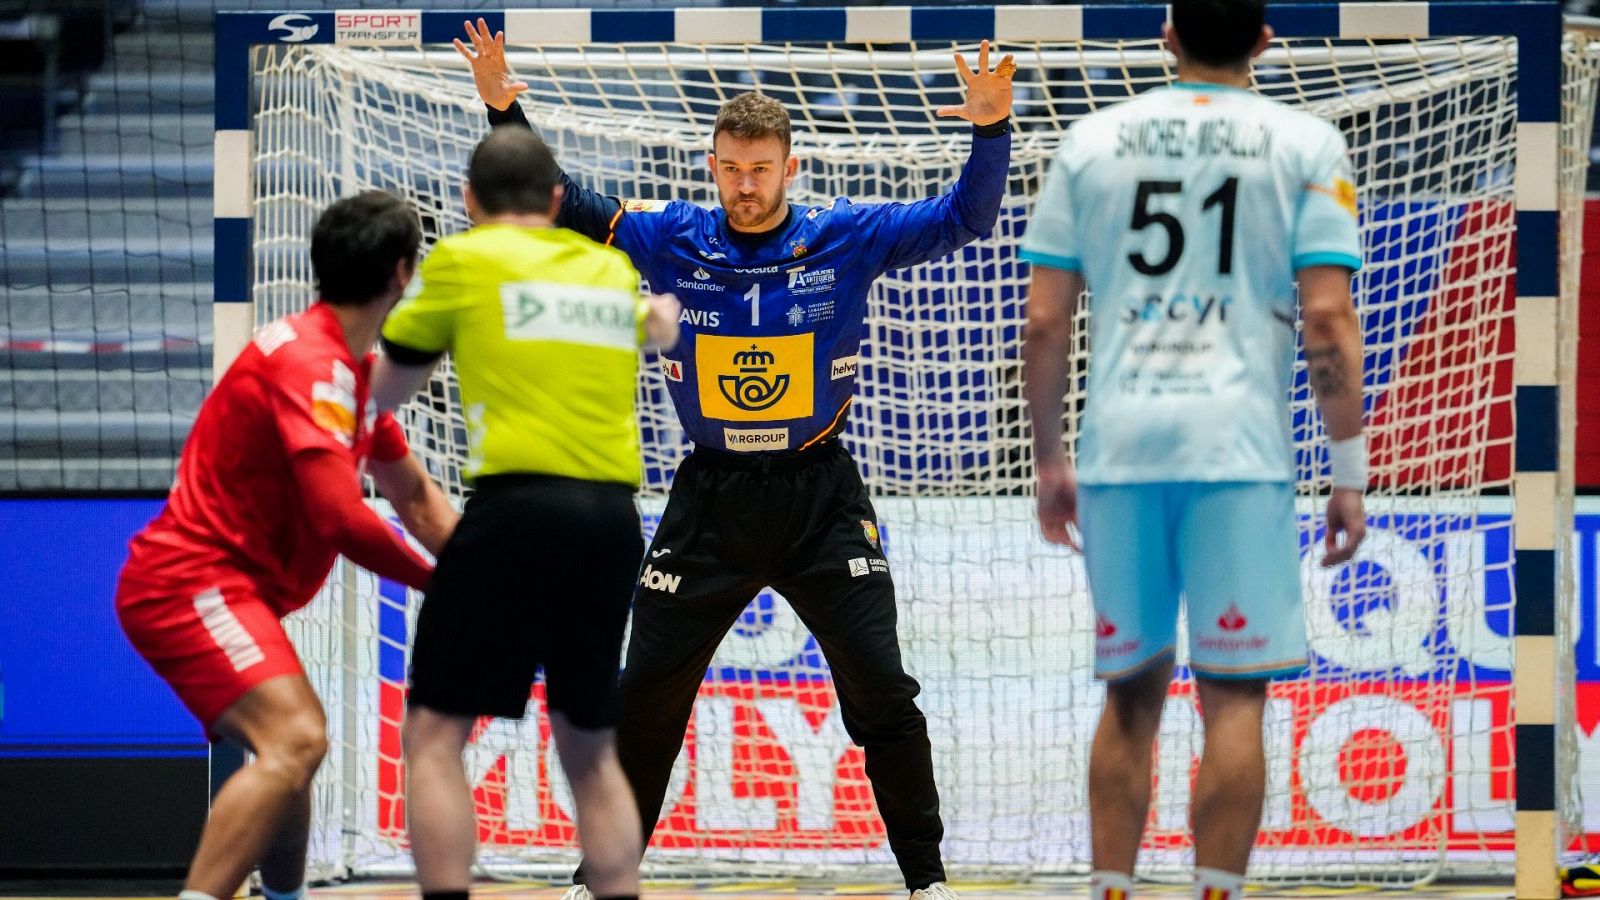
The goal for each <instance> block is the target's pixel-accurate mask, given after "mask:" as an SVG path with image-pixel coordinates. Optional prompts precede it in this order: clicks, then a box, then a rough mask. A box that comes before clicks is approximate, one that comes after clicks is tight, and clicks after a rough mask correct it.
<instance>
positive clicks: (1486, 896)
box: [0, 881, 1511, 900]
mask: <svg viewBox="0 0 1600 900" xmlns="http://www.w3.org/2000/svg"><path fill="white" fill-rule="evenodd" d="M33 886H34V887H35V888H36V890H37V893H27V892H25V891H24V892H14V891H13V890H11V889H8V888H7V886H6V885H5V884H4V882H0V896H4V897H7V898H25V897H34V898H37V900H47V898H48V900H59V898H64V897H72V898H77V900H110V898H112V897H128V896H155V895H159V893H160V892H159V891H157V892H152V891H148V890H136V891H133V892H129V893H121V892H119V891H118V890H117V889H116V888H113V887H110V886H109V885H106V884H105V883H99V884H96V885H95V888H97V890H95V891H94V892H93V893H88V892H75V891H72V890H71V884H70V883H66V884H62V883H57V884H51V885H49V886H48V887H47V886H46V885H45V884H43V883H36V884H35V885H33ZM951 886H952V887H953V888H955V890H956V892H957V893H958V894H960V895H961V897H962V898H963V900H979V898H983V900H1012V898H1014V900H1036V898H1053V897H1062V898H1070V900H1076V898H1080V897H1082V896H1083V894H1084V883H1083V882H1082V881H1056V882H1044V883H1030V884H1015V883H981V882H961V881H956V882H953V883H952V885H951ZM18 887H21V886H20V885H19V886H18ZM565 891H566V885H564V884H563V885H553V884H551V883H549V882H504V883H479V884H475V885H473V888H472V893H473V896H476V897H495V898H504V900H513V898H518V900H520V898H527V900H560V897H561V895H562V894H563V893H565ZM642 893H643V895H645V896H648V897H649V898H650V900H710V898H728V900H830V898H841V897H848V898H852V900H904V898H905V897H906V894H905V892H904V890H902V889H900V888H899V886H898V885H892V884H885V883H872V884H839V885H828V886H823V885H818V884H814V883H802V882H793V881H789V882H784V881H761V882H706V883H695V882H688V881H659V882H648V881H647V882H645V884H644V890H643V892H642ZM311 895H312V897H315V898H324V900H398V898H415V897H417V896H419V894H418V892H417V887H416V885H415V884H414V883H412V882H404V881H393V882H389V881H367V882H361V883H357V884H346V885H339V886H337V887H324V888H313V889H312V891H311ZM1367 895H1380V896H1385V897H1392V898H1395V900H1455V898H1470V900H1491V898H1502V897H1510V896H1511V885H1510V884H1509V883H1494V884H1462V883H1436V884H1432V885H1428V886H1426V887H1423V888H1417V889H1392V890H1374V889H1371V888H1364V887H1362V888H1357V887H1351V888H1293V889H1277V890H1274V889H1272V888H1270V887H1262V888H1260V889H1251V890H1249V891H1248V892H1247V894H1246V897H1247V898H1249V900H1257V898H1259V900H1316V898H1339V897H1357V896H1367ZM168 896H170V894H169V895H168ZM1136 896H1138V897H1146V896H1149V897H1158V898H1170V900H1180V898H1185V897H1188V896H1189V889H1188V888H1187V887H1186V886H1180V885H1149V884H1141V885H1140V886H1139V888H1138V891H1137V895H1136Z"/></svg>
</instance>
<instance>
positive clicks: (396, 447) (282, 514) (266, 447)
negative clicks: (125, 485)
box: [124, 302, 409, 616]
mask: <svg viewBox="0 0 1600 900" xmlns="http://www.w3.org/2000/svg"><path fill="white" fill-rule="evenodd" d="M372 360H373V356H372V354H367V356H366V357H365V358H363V359H361V360H359V361H358V360H356V359H355V357H354V356H352V355H351V353H350V348H349V346H348V345H347V344H346V343H345V337H344V331H343V329H342V328H341V327H340V325H339V320H338V319H337V318H336V317H335V316H334V314H333V310H332V308H331V307H330V306H328V305H327V304H325V303H320V302H319V303H317V304H315V305H313V306H312V307H311V308H310V309H308V310H306V311H305V312H303V313H300V314H298V315H293V316H287V317H285V318H282V319H279V320H277V321H276V322H273V323H271V324H270V325H267V326H265V327H264V328H262V329H261V330H259V331H257V332H256V334H255V337H254V339H252V340H251V342H250V343H249V344H248V345H247V346H246V347H245V349H244V351H243V352H242V353H240V354H239V358H238V359H236V360H234V362H233V365H231V366H229V367H228V371H227V374H225V375H223V377H222V380H221V381H220V382H218V383H217V386H216V387H215V388H214V389H213V390H212V392H211V395H210V396H209V397H207V398H206V401H205V403H204V404H203V405H202V406H201V407H200V415H199V416H198V417H197V418H196V419H195V423H194V429H193V430H192V431H190V433H189V439H188V441H187V442H186V443H185V444H184V447H183V456H182V458H181V459H180V460H179V461H178V477H177V482H176V483H175V484H174V485H173V487H172V491H171V492H170V493H169V494H168V495H167V505H166V507H165V508H164V509H162V511H161V513H160V515H158V516H156V518H155V519H153V520H151V522H150V524H149V525H146V526H145V528H144V530H143V531H140V532H139V533H138V534H137V535H135V536H134V538H133V540H132V541H131V542H130V544H129V553H130V555H129V559H128V565H127V567H126V569H125V570H124V578H125V579H130V580H133V581H137V582H139V583H143V584H147V585H151V586H158V585H174V584H186V583H189V582H195V581H202V580H206V579H207V578H210V577H213V576H212V575H211V573H214V572H216V571H217V570H218V569H219V568H220V569H225V570H231V571H235V572H238V573H240V574H242V575H244V576H245V577H246V578H248V579H249V580H250V581H251V582H253V583H254V584H255V586H256V590H257V591H258V592H259V595H260V597H261V598H262V599H263V600H264V601H265V602H266V603H267V604H268V605H269V606H270V607H271V608H272V609H273V610H274V611H275V612H277V614H278V615H280V616H283V615H287V614H289V613H291V612H293V611H295V610H297V609H299V608H300V607H302V606H305V605H306V604H307V603H309V602H310V601H311V598H312V597H313V596H315V595H316V593H317V590H318V589H319V588H321V587H322V583H323V582H324V581H325V580H326V579H327V577H328V572H329V570H331V569H332V568H333V563H334V560H335V558H336V557H337V556H338V551H336V550H334V549H333V548H331V547H329V546H327V545H325V544H319V543H317V542H316V540H315V539H314V538H313V537H312V530H311V529H310V528H309V527H307V525H306V524H305V520H306V514H305V511H304V509H303V508H302V505H301V502H300V490H301V488H300V486H299V485H298V484H297V483H296V481H295V478H294V474H293V470H292V468H291V466H290V460H291V459H292V458H293V457H294V456H295V454H297V453H304V452H308V451H313V450H318V451H322V450H327V451H332V452H334V453H336V454H339V455H341V456H343V457H346V458H347V459H348V460H349V462H350V477H351V478H352V479H354V480H355V485H354V486H355V487H357V488H359V484H360V478H361V472H362V470H363V468H364V466H365V465H366V461H367V459H368V458H369V457H370V458H373V459H376V460H378V461H380V462H392V461H394V460H397V459H400V458H401V457H403V456H405V454H406V453H407V452H409V448H407V446H406V441H405V435H404V434H403V433H402V432H401V430H400V425H399V423H398V422H396V421H395V420H394V417H393V416H391V415H390V414H388V413H383V414H382V415H379V414H378V412H377V409H376V408H375V407H374V406H373V405H372V403H371V400H370V398H369V381H370V375H371V370H372Z"/></svg>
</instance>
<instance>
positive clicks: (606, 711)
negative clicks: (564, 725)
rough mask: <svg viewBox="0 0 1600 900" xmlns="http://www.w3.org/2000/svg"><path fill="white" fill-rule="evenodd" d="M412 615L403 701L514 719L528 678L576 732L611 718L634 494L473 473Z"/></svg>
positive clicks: (636, 546)
mask: <svg viewBox="0 0 1600 900" xmlns="http://www.w3.org/2000/svg"><path fill="white" fill-rule="evenodd" d="M476 489H477V490H476V493H474V494H473V496H472V498H471V499H470V500H468V501H467V506H466V510H465V511H464V512H463V513H462V516H461V523H460V524H459V525H457V526H456V530H455V533H454V534H453V535H451V537H450V541H449V543H447V544H446V545H445V548H444V550H443V552H442V553H441V554H440V556H439V564H438V567H437V568H436V569H435V570H434V575H433V581H432V583H431V584H430V585H429V587H428V592H427V595H426V597H425V599H424V600H423V602H422V610H421V612H420V613H418V616H417V634H416V640H415V642H414V644H413V649H412V655H411V684H410V696H409V702H410V703H413V704H417V705H420V706H425V707H427V708H429V709H433V710H437V711H439V712H444V713H453V714H456V715H465V716H480V715H491V716H501V717H504V718H512V719H517V718H521V717H522V715H523V711H524V710H525V708H526V707H527V703H528V698H529V696H530V693H531V689H532V685H533V682H534V677H535V675H536V673H537V670H538V669H539V667H540V666H543V667H544V673H545V699H546V702H547V704H548V705H549V707H550V709H551V710H552V711H560V712H561V713H563V714H564V715H565V716H566V717H567V720H568V721H570V722H571V723H572V724H574V725H576V726H578V727H580V728H588V729H599V728H610V727H612V726H614V725H616V722H617V671H618V669H619V667H620V662H621V660H620V657H621V652H622V632H623V628H624V627H625V625H626V624H627V620H628V608H629V605H630V603H631V601H632V599H633V589H634V582H635V581H636V579H637V578H638V575H639V560H640V559H641V558H642V557H643V555H644V541H643V538H642V537H641V534H640V529H639V513H638V509H637V507H636V506H635V505H634V502H633V489H632V488H630V487H628V486H626V485H619V484H604V483H600V482H593V481H581V480H577V479H571V478H558V477H554V476H545V475H491V476H485V477H482V478H479V479H478V481H477V484H476Z"/></svg>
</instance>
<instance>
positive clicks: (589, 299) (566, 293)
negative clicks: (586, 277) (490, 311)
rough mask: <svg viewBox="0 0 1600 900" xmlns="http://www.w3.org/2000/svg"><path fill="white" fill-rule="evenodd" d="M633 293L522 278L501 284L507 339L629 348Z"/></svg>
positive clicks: (634, 319) (633, 335) (633, 333)
mask: <svg viewBox="0 0 1600 900" xmlns="http://www.w3.org/2000/svg"><path fill="white" fill-rule="evenodd" d="M638 302H639V300H638V296H637V295H636V294H635V293H634V292H632V291H619V290H614V289H611V288H603V287H589V286H587V285H580V284H556V283H552V282H544V281H522V282H515V283H510V284H504V285H501V287H500V311H501V315H502V319H503V323H504V327H505V334H506V339H507V340H513V341H562V342H564V343H569V344H587V345H589V346H592V347H614V348H616V349H618V350H633V349H634V348H635V347H636V346H637V340H638V338H637V331H638Z"/></svg>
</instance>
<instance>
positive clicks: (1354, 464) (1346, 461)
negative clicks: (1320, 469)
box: [1328, 434, 1367, 491]
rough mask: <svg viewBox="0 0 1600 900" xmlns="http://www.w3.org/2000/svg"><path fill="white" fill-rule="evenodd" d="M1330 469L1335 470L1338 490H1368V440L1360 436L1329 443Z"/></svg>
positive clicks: (1334, 474)
mask: <svg viewBox="0 0 1600 900" xmlns="http://www.w3.org/2000/svg"><path fill="white" fill-rule="evenodd" d="M1328 467H1329V468H1331V469H1332V470H1333V486H1334V487H1336V488H1354V489H1355V490H1358V491H1365V490H1366V489H1367V438H1366V435H1361V434H1358V435H1356V436H1355V437H1353V438H1346V439H1344V440H1342V441H1329V442H1328Z"/></svg>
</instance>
